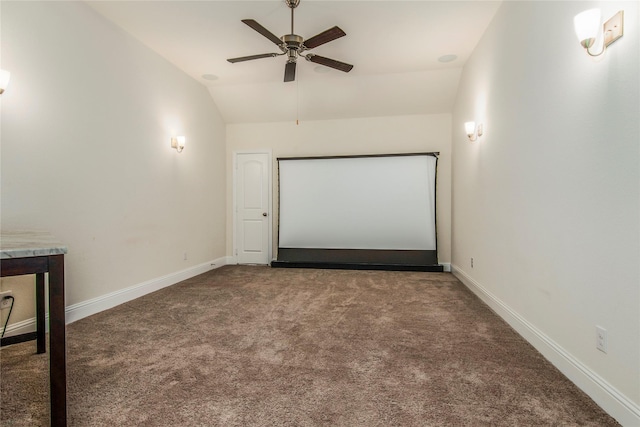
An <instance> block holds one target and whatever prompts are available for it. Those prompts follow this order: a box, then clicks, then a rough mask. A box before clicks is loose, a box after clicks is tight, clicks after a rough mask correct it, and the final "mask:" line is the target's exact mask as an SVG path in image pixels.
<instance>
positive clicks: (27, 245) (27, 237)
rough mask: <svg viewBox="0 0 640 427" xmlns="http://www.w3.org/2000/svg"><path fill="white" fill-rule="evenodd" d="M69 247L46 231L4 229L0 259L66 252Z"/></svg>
mask: <svg viewBox="0 0 640 427" xmlns="http://www.w3.org/2000/svg"><path fill="white" fill-rule="evenodd" d="M66 253H67V247H66V246H65V245H63V244H62V243H60V242H59V241H58V240H57V239H56V238H55V237H53V236H52V235H51V234H50V233H48V232H46V231H2V233H0V259H8V258H26V257H35V256H47V255H60V254H66Z"/></svg>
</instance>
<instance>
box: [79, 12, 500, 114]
mask: <svg viewBox="0 0 640 427" xmlns="http://www.w3.org/2000/svg"><path fill="white" fill-rule="evenodd" d="M500 3H501V2H500V1H450V0H449V1H312V0H301V2H300V5H299V6H298V7H297V8H296V9H295V28H294V29H295V34H298V35H301V36H303V37H304V38H305V39H309V38H311V37H312V36H314V35H316V34H318V33H321V32H323V31H325V30H327V29H329V28H331V27H333V26H335V25H337V26H338V27H340V28H341V29H342V30H344V31H345V32H346V34H347V35H346V36H345V37H341V38H339V39H336V40H333V41H331V42H329V43H326V44H323V45H321V46H318V47H317V48H315V49H313V50H312V52H313V53H315V54H317V55H321V56H325V57H329V58H333V59H336V60H339V61H342V62H346V63H349V64H353V65H354V67H353V70H352V71H351V72H349V73H344V72H342V71H338V70H334V69H332V68H328V67H325V66H322V65H318V64H315V63H312V62H308V61H305V60H304V59H302V58H299V60H298V66H297V73H296V80H295V81H294V82H287V83H285V82H283V76H284V68H285V63H286V61H287V59H286V56H278V57H270V58H263V59H257V60H252V61H245V62H238V63H235V64H232V63H229V62H228V61H227V59H228V58H234V57H240V56H248V55H254V54H262V53H270V52H279V50H278V47H277V46H276V45H274V44H273V43H272V42H271V41H270V40H269V39H268V38H266V37H263V36H262V35H261V34H259V33H258V32H256V31H254V30H253V29H252V28H250V27H249V26H247V25H245V24H244V23H242V22H241V20H242V19H254V20H256V21H257V22H258V23H260V24H261V25H262V26H263V27H265V28H266V29H268V30H269V31H270V32H271V33H273V34H274V35H276V36H278V37H280V36H282V35H285V34H289V33H290V32H291V31H290V30H291V13H290V9H289V8H288V7H287V4H286V2H285V1H284V0H279V1H272V0H264V1H177V0H176V1H148V0H145V1H96V2H94V1H91V2H88V4H89V5H90V6H91V7H93V8H94V9H95V10H96V11H98V12H99V13H100V14H102V15H103V16H105V17H106V18H107V19H109V20H111V21H113V22H114V23H115V24H116V25H118V26H120V27H122V28H123V29H124V30H125V31H126V32H128V33H130V34H132V35H133V36H134V37H136V38H137V39H139V40H140V41H141V42H142V43H144V44H145V45H147V46H148V47H149V48H151V49H152V50H154V51H156V52H157V53H158V54H160V55H161V56H163V57H164V58H166V59H167V60H168V61H170V62H172V63H173V64H175V65H176V66H177V67H178V68H180V69H181V70H183V71H184V72H185V73H187V74H188V75H190V76H192V77H193V78H194V79H196V80H197V81H199V82H201V83H202V84H203V85H205V86H206V87H207V88H208V90H209V92H210V93H211V96H212V98H213V100H214V102H215V103H216V105H217V106H218V108H219V110H220V113H221V114H222V117H223V119H224V120H225V121H226V122H227V123H249V122H273V121H290V120H296V119H297V118H300V119H301V120H323V119H336V118H355V117H379V116H394V115H410V114H436V113H449V112H451V109H452V107H453V102H454V99H455V96H456V91H457V88H458V81H459V78H460V74H461V71H462V67H463V66H464V64H465V62H466V60H467V59H468V57H469V55H470V54H471V53H472V51H473V49H474V48H475V46H476V44H477V43H478V41H479V39H480V37H481V36H482V34H483V33H484V31H485V30H486V28H487V26H488V25H489V23H490V21H491V19H492V18H493V16H494V15H495V13H496V11H497V9H498V7H499V6H500ZM452 55H455V59H453V60H451V59H452V58H453V56H452ZM447 59H449V60H450V61H449V62H442V61H443V60H447ZM203 76H204V77H203Z"/></svg>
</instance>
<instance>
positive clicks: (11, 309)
mask: <svg viewBox="0 0 640 427" xmlns="http://www.w3.org/2000/svg"><path fill="white" fill-rule="evenodd" d="M9 298H11V307H10V308H9V314H8V315H7V320H5V321H4V326H3V327H2V335H0V338H3V337H4V333H5V332H6V330H7V325H8V324H9V318H10V317H11V312H12V311H13V303H14V302H16V299H15V298H14V297H12V296H8V297H4V298H3V299H9Z"/></svg>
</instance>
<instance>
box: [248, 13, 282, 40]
mask: <svg viewBox="0 0 640 427" xmlns="http://www.w3.org/2000/svg"><path fill="white" fill-rule="evenodd" d="M242 22H244V23H245V24H247V25H248V26H250V27H251V28H253V29H254V30H256V31H257V32H259V33H260V34H262V35H263V36H265V37H266V38H268V39H269V40H271V41H272V42H273V43H275V44H277V45H278V46H280V45H281V44H282V40H280V38H279V37H277V36H275V35H274V34H273V33H272V32H271V31H269V30H267V29H266V28H265V27H263V26H262V25H260V24H258V23H257V22H256V21H254V20H253V19H243V20H242Z"/></svg>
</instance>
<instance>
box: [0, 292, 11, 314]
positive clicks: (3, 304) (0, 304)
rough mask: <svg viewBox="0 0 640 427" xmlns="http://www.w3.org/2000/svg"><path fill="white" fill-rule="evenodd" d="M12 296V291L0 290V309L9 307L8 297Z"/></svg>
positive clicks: (9, 300)
mask: <svg viewBox="0 0 640 427" xmlns="http://www.w3.org/2000/svg"><path fill="white" fill-rule="evenodd" d="M12 296H13V292H12V291H4V292H0V310H4V309H5V308H11V301H12V299H11V298H8V297H12ZM5 298H6V299H5Z"/></svg>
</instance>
